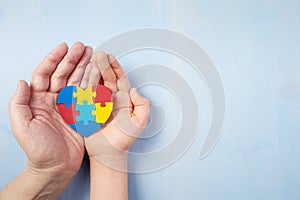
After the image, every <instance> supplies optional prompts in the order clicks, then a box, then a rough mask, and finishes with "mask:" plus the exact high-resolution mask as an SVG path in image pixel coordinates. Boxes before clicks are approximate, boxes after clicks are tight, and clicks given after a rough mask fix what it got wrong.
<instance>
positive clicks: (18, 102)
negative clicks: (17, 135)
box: [9, 81, 32, 130]
mask: <svg viewBox="0 0 300 200" xmlns="http://www.w3.org/2000/svg"><path fill="white" fill-rule="evenodd" d="M29 101H30V88H29V86H28V84H27V82H26V81H19V83H18V88H17V91H16V92H15V94H14V96H13V97H12V98H11V100H10V102H9V113H10V120H11V124H12V129H13V130H14V129H15V128H16V127H17V126H19V125H21V126H23V127H24V126H25V127H27V125H28V123H29V122H30V120H31V119H32V113H31V110H30V107H29Z"/></svg>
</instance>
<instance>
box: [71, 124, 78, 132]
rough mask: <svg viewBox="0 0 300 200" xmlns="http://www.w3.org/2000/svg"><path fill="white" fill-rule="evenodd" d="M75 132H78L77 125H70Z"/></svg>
mask: <svg viewBox="0 0 300 200" xmlns="http://www.w3.org/2000/svg"><path fill="white" fill-rule="evenodd" d="M69 125H70V126H71V128H72V129H73V130H74V131H77V129H76V124H69Z"/></svg>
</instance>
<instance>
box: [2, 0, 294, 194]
mask: <svg viewBox="0 0 300 200" xmlns="http://www.w3.org/2000/svg"><path fill="white" fill-rule="evenodd" d="M141 27H160V28H168V29H172V30H176V31H179V32H181V33H183V34H185V35H187V36H189V37H191V38H192V39H194V40H195V41H196V42H197V43H198V44H200V45H201V46H202V47H203V48H204V50H205V51H206V52H207V53H208V55H209V56H210V58H211V59H212V61H213V62H214V63H215V65H216V67H217V69H218V71H219V73H220V74H221V77H222V79H223V82H224V87H225V93H226V100H227V102H226V110H227V111H226V122H225V126H224V130H223V134H222V136H221V138H220V140H219V142H218V144H217V145H216V147H215V149H214V150H213V152H212V153H211V154H210V155H209V156H208V157H207V158H205V159H204V160H199V159H198V158H197V154H198V153H199V150H200V146H201V144H202V142H203V139H204V137H205V134H206V131H207V128H208V126H209V120H210V117H211V112H212V111H211V109H210V104H209V103H210V99H209V94H208V92H207V91H206V89H205V84H204V83H203V80H202V79H201V78H199V77H197V76H195V73H193V70H192V69H191V66H189V65H188V64H187V63H184V62H183V61H181V60H180V59H178V58H174V57H172V56H170V55H168V54H167V53H164V52H157V51H156V52H153V51H143V52H135V53H133V54H130V55H128V56H126V57H124V58H122V59H121V63H122V64H123V65H124V67H125V69H126V70H130V69H132V68H133V67H134V66H137V65H139V64H145V63H151V62H154V63H160V64H166V65H168V66H171V67H172V68H173V69H174V70H176V71H177V72H178V73H181V74H182V75H183V76H184V77H186V78H187V80H189V83H190V85H191V87H192V88H193V90H194V91H195V94H196V96H197V100H198V101H199V108H200V109H199V110H200V116H199V117H200V122H201V123H200V126H199V130H198V136H197V138H196V140H195V141H194V143H193V145H192V146H191V147H190V149H189V150H188V151H187V152H186V153H185V154H184V156H183V157H181V158H180V159H179V160H178V161H177V162H175V163H173V164H172V165H171V166H169V167H166V168H164V169H162V170H159V171H156V172H152V173H147V174H138V175H130V177H129V196H130V199H131V200H140V199H143V200H153V199H172V200H177V199H178V200H181V199H189V200H198V199H299V198H300V192H299V189H298V187H299V183H300V171H299V167H300V157H299V152H300V145H299V142H300V134H299V131H300V125H299V124H300V123H299V121H300V109H299V108H300V95H299V94H300V87H299V80H300V79H299V77H300V70H299V66H300V54H299V52H300V37H299V35H300V2H299V1H297V0H286V1H273V0H263V1H259V0H254V1H238V0H212V1H198V0H188V1H167V0H164V1H162V0H153V1H138V0H135V1H109V2H107V1H96V0H88V1H79V0H75V1H38V0H32V1H25V0H13V1H11V0H1V1H0V44H1V45H0V55H1V73H0V80H1V82H0V91H1V94H2V95H1V98H0V110H1V122H0V158H1V168H0V190H1V189H2V188H3V187H4V186H5V185H6V184H7V183H8V182H9V181H11V180H12V179H13V178H14V177H16V176H17V175H18V174H19V173H20V172H21V171H22V170H23V169H24V168H25V166H26V159H25V155H24V153H23V152H22V150H21V149H20V147H19V146H18V144H17V143H16V141H15V139H14V138H13V135H12V134H11V132H10V125H9V116H8V110H7V103H8V101H9V98H10V97H11V95H12V94H13V91H14V90H15V88H16V83H17V80H19V79H26V80H30V76H31V73H32V71H33V69H34V68H35V66H36V65H37V64H38V63H39V61H40V60H41V59H42V58H43V57H44V55H45V54H46V53H47V52H48V51H49V50H50V49H51V48H52V47H54V46H55V45H56V44H58V43H60V42H62V41H66V42H67V43H68V44H70V45H71V44H72V43H74V42H75V41H77V40H80V41H83V42H85V43H87V44H89V45H92V46H93V47H97V46H98V45H99V44H100V43H101V42H103V41H105V40H106V39H108V38H110V37H111V36H113V35H116V34H119V33H121V32H124V31H128V30H132V29H136V28H141ZM142 93H143V94H144V95H146V96H147V97H149V98H150V99H151V101H152V102H154V103H161V104H162V105H165V108H166V110H167V111H168V116H169V117H168V122H167V124H166V127H165V129H164V130H163V131H162V132H161V133H160V134H159V135H158V136H157V137H156V138H155V139H151V140H150V141H149V142H148V143H147V144H146V145H142V144H143V143H142V142H137V143H135V144H134V146H133V148H132V150H134V151H137V152H147V151H151V150H156V149H158V148H161V147H163V146H164V145H167V144H168V143H169V142H170V140H171V139H172V138H174V137H175V135H174V134H175V133H176V131H174V130H176V126H177V123H175V122H177V121H178V119H179V118H180V116H179V115H180V113H179V112H178V110H176V108H178V105H177V103H178V102H176V100H174V97H172V94H170V93H168V92H167V91H166V90H165V89H163V88H159V87H158V86H148V87H146V88H144V89H142ZM157 94H160V95H157ZM173 133H174V134H173ZM88 192H89V177H88V163H87V162H86V161H85V163H84V165H83V167H82V169H81V171H80V173H79V174H78V176H77V177H76V178H75V179H74V181H73V182H72V183H71V185H70V186H69V187H68V188H67V190H66V191H65V192H64V194H63V195H62V196H61V198H60V199H88V198H89V195H88Z"/></svg>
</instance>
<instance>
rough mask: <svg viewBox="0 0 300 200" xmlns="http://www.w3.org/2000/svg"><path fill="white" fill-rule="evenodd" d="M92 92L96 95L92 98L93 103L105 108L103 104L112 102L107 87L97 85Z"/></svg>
mask: <svg viewBox="0 0 300 200" xmlns="http://www.w3.org/2000/svg"><path fill="white" fill-rule="evenodd" d="M93 91H94V92H96V94H97V96H96V97H95V98H94V103H101V106H102V107H105V102H112V95H111V91H110V90H109V89H108V88H107V87H105V86H103V85H97V86H94V87H93Z"/></svg>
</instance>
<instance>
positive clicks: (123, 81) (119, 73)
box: [107, 54, 130, 92]
mask: <svg viewBox="0 0 300 200" xmlns="http://www.w3.org/2000/svg"><path fill="white" fill-rule="evenodd" d="M107 57H108V61H109V64H110V66H111V68H112V70H113V72H114V74H115V76H116V78H117V88H118V89H119V90H122V91H126V92H129V90H130V83H129V80H128V77H127V74H126V72H125V71H124V70H123V68H122V66H121V65H120V63H119V62H118V60H117V59H116V58H115V57H114V56H113V55H111V54H108V56H107Z"/></svg>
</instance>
